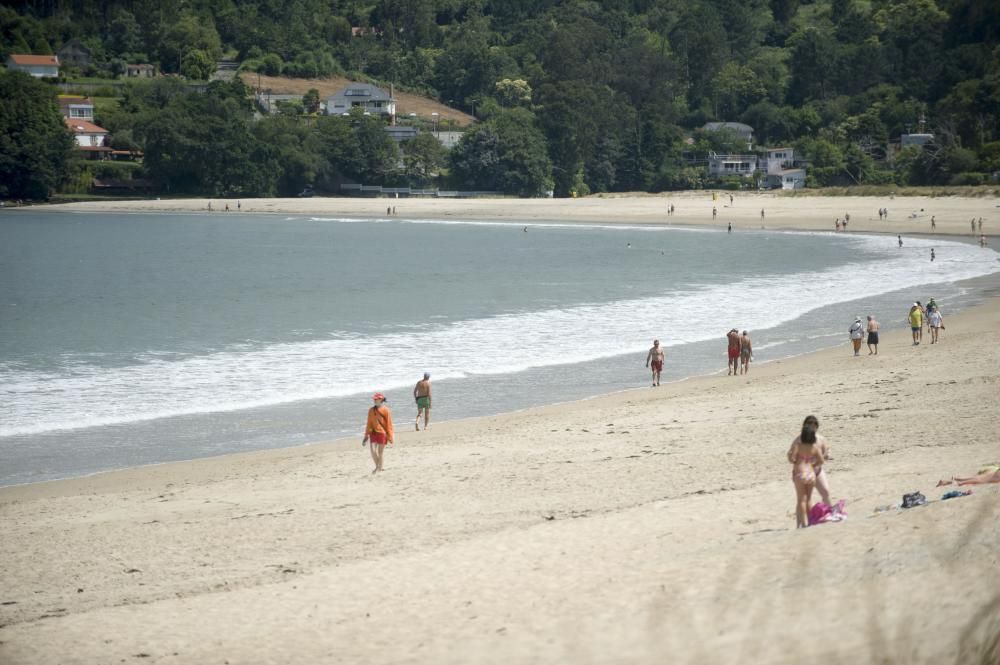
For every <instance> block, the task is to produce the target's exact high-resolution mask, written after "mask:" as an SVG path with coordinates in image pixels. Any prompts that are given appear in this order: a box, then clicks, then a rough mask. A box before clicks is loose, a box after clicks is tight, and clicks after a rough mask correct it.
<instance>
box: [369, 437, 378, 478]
mask: <svg viewBox="0 0 1000 665" xmlns="http://www.w3.org/2000/svg"><path fill="white" fill-rule="evenodd" d="M377 448H378V444H377V443H369V444H368V449H369V451H370V452H371V454H372V461H373V462H375V469H374V470H373V471H372V473H375V471H378V450H377Z"/></svg>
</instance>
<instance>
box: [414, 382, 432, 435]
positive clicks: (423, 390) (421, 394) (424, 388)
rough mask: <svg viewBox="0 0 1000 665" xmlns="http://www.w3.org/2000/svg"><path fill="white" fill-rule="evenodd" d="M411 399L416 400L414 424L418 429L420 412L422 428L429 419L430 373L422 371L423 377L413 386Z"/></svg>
mask: <svg viewBox="0 0 1000 665" xmlns="http://www.w3.org/2000/svg"><path fill="white" fill-rule="evenodd" d="M413 399H414V400H415V401H416V402H417V421H416V422H415V423H414V426H415V427H416V428H417V431H418V432H419V431H420V414H421V413H423V414H424V429H427V425H428V423H429V422H430V419H431V375H430V374H428V373H427V372H424V378H422V379H420V380H419V381H417V385H415V386H413Z"/></svg>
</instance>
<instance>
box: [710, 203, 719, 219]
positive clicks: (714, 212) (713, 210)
mask: <svg viewBox="0 0 1000 665" xmlns="http://www.w3.org/2000/svg"><path fill="white" fill-rule="evenodd" d="M718 215H719V211H718V210H717V209H716V208H715V206H712V219H713V220H714V219H715V218H716V217H718Z"/></svg>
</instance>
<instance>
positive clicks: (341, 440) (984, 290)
mask: <svg viewBox="0 0 1000 665" xmlns="http://www.w3.org/2000/svg"><path fill="white" fill-rule="evenodd" d="M963 283H969V285H970V286H971V287H972V288H975V289H978V290H980V292H981V300H982V302H980V303H978V304H976V305H973V306H971V307H967V308H964V309H961V310H959V311H958V314H957V315H958V316H962V315H967V314H969V313H975V312H977V311H978V310H980V309H984V308H986V307H987V306H988V303H989V302H990V301H991V299H992V298H996V297H1000V271H998V272H996V273H993V274H991V275H985V276H982V277H974V278H971V279H968V280H962V281H960V282H956V284H963ZM952 316H955V315H953V314H949V316H948V318H949V320H950V319H951V317H952ZM904 332H906V331H905V330H902V329H891V328H890V329H885V330H883V331H882V334H883V337H884V336H885V335H887V334H890V333H893V334H902V333H904ZM841 346H844V344H843V343H836V344H832V345H830V346H824V347H820V348H818V349H813V350H809V351H803V352H800V353H793V354H791V355H788V356H781V357H778V358H774V359H770V360H764V361H760V362H757V361H755V362H754V364H753V367H754V368H755V369H757V371H759V368H765V367H768V366H770V365H773V364H781V363H788V362H795V361H797V360H800V359H808V358H810V357H811V356H814V355H817V354H823V353H827V352H830V351H832V350H834V349H838V348H839V347H841ZM863 348H864V347H863ZM757 371H755V372H754V375H755V376H756V374H757ZM720 376H723V375H722V370H721V368H720V369H717V370H713V371H710V372H707V373H703V374H692V375H689V376H684V377H680V378H677V379H674V380H667V381H664V383H663V385H664V386H674V387H678V386H679V384H687V383H689V382H699V381H703V380H710V379H713V378H717V377H720ZM680 387H683V386H680ZM678 389H679V388H678ZM647 390H648V387H646V386H645V384H643V385H639V386H635V387H628V388H622V389H619V390H613V391H609V392H602V393H595V394H593V395H589V396H585V397H580V398H573V399H568V400H563V401H558V402H546V403H543V404H535V405H532V406H526V407H523V408H519V409H512V410H507V411H499V412H496V413H491V414H485V415H475V416H465V417H458V418H452V419H447V420H440V421H435V423H434V424H435V430H436V429H437V428H438V427H441V426H443V425H448V426H449V427H455V428H462V427H466V426H470V425H472V426H474V425H476V424H477V423H478V422H479V421H482V420H484V419H489V418H497V417H500V418H516V417H519V416H526V415H527V416H530V415H532V414H533V412H535V411H537V410H540V409H558V408H560V407H570V408H582V407H583V406H584V405H585V404H586V403H587V402H593V401H597V400H603V399H607V398H618V397H619V396H622V395H630V394H635V395H644V394H645V393H646V391H647ZM406 422H408V421H406ZM359 437H360V431H359V434H358V435H357V436H342V437H338V438H334V439H322V440H316V441H307V442H305V443H297V444H294V445H291V446H281V445H279V446H278V447H273V448H264V449H258V450H249V451H242V452H228V453H221V454H218V455H211V456H208V457H195V458H190V459H180V460H170V461H164V462H153V463H148V464H140V465H137V466H128V467H122V468H118V469H108V470H103V471H94V472H90V473H85V474H83V475H74V476H67V477H64V478H54V479H48V480H39V481H30V482H25V483H13V484H9V485H0V503H2V501H3V493H4V491H5V490H9V489H15V488H28V487H34V486H41V485H50V484H53V483H63V482H73V481H86V480H87V479H91V478H99V477H101V476H105V475H114V474H120V473H130V472H139V473H141V472H142V471H143V470H145V469H156V468H160V467H169V466H172V465H182V466H186V465H191V464H199V463H203V462H204V463H207V464H211V463H212V462H213V461H218V460H225V459H226V458H230V457H232V458H234V459H236V458H242V457H244V456H257V455H268V454H280V453H288V454H297V453H303V454H304V453H305V452H308V451H309V450H310V449H312V448H314V447H317V446H327V447H332V448H341V449H346V448H347V447H349V446H350V447H353V444H355V443H356V442H357V440H358V439H359Z"/></svg>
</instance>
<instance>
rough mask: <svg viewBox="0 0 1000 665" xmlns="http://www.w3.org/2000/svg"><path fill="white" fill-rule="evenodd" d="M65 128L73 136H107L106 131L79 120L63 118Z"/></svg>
mask: <svg viewBox="0 0 1000 665" xmlns="http://www.w3.org/2000/svg"><path fill="white" fill-rule="evenodd" d="M64 120H65V121H66V126H67V127H69V128H70V130H71V131H72V132H73V133H74V134H107V133H108V130H106V129H104V128H103V127H100V126H98V125H95V124H94V123H92V122H87V121H86V120H81V119H80V118H64Z"/></svg>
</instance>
